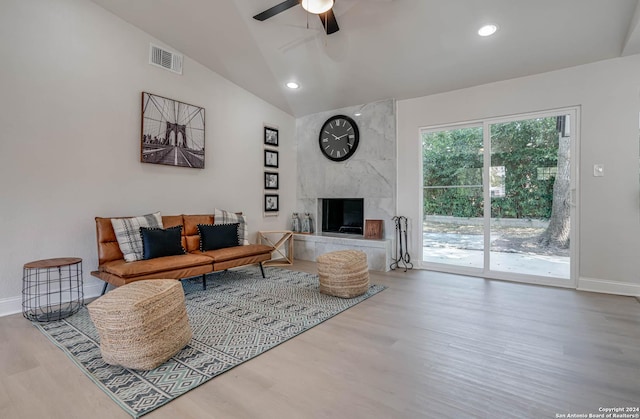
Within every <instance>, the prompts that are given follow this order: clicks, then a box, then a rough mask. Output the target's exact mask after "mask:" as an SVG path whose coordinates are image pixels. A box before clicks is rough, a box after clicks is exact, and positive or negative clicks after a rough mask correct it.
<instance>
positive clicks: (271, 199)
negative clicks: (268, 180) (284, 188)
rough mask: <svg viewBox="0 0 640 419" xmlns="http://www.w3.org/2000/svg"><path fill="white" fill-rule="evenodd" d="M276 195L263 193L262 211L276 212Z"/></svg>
mask: <svg viewBox="0 0 640 419" xmlns="http://www.w3.org/2000/svg"><path fill="white" fill-rule="evenodd" d="M278 197H279V196H278V195H276V194H265V196H264V212H278V210H279V206H280V205H279V203H278Z"/></svg>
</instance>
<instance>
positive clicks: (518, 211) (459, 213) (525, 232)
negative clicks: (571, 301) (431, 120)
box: [421, 109, 577, 286]
mask: <svg viewBox="0 0 640 419" xmlns="http://www.w3.org/2000/svg"><path fill="white" fill-rule="evenodd" d="M576 119H577V112H576V110H575V109H567V110H562V111H556V112H546V113H540V114H529V115H524V116H519V117H512V118H502V119H494V120H487V121H480V122H478V123H476V124H471V125H467V126H454V127H435V128H429V129H424V130H422V131H421V139H422V165H423V171H422V173H423V188H422V197H423V199H422V203H423V207H422V220H423V225H422V250H423V251H422V261H423V266H424V267H426V268H433V269H438V270H444V271H451V272H460V273H470V274H478V275H482V276H487V277H495V278H500V279H509V280H518V281H527V282H534V283H547V284H554V285H561V286H573V285H574V283H573V281H572V275H571V272H572V269H571V268H572V257H571V256H572V245H573V244H574V243H575V240H572V236H573V233H572V229H571V226H572V223H574V219H575V206H574V205H573V199H575V187H574V182H575V179H574V177H575V176H572V173H574V171H575V169H574V168H575V161H574V160H575V158H573V157H574V156H575V152H574V151H572V150H574V149H575V133H576V130H575V128H573V124H575V121H576Z"/></svg>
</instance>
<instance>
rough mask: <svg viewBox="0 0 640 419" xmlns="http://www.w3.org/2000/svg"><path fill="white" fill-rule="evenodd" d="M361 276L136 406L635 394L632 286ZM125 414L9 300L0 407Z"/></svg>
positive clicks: (248, 408) (463, 405)
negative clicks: (275, 331)
mask: <svg viewBox="0 0 640 419" xmlns="http://www.w3.org/2000/svg"><path fill="white" fill-rule="evenodd" d="M293 269H296V270H303V271H309V272H314V271H315V264H313V263H310V262H296V264H295V265H294V266H293ZM371 281H372V282H374V283H379V284H384V285H386V286H387V287H388V289H387V290H385V291H383V292H381V293H379V294H378V295H375V296H374V297H372V298H370V299H368V300H366V301H364V302H362V303H360V304H358V305H356V306H355V307H353V308H351V309H349V310H347V311H345V312H343V313H341V314H339V315H337V316H336V317H333V318H332V319H329V320H328V321H326V322H324V323H322V324H320V325H319V326H316V327H315V328H313V329H311V330H309V331H307V332H305V333H303V334H301V335H299V336H297V337H295V338H293V339H291V340H289V341H287V342H285V343H284V344H282V345H280V346H278V347H276V348H274V349H272V350H270V351H268V352H266V353H264V354H262V355H260V356H258V357H256V358H254V359H252V360H250V361H248V362H246V363H244V364H242V365H240V366H238V367H236V368H234V369H232V370H230V371H228V372H226V373H224V374H222V375H221V376H219V377H216V378H214V379H213V380H211V381H209V382H208V383H205V384H204V385H202V386H200V387H198V388H197V389H195V390H192V391H190V392H189V393H187V394H186V395H184V396H182V397H179V398H178V399H176V400H175V401H173V402H171V403H169V404H167V405H166V406H164V407H161V408H159V409H157V410H155V411H153V412H151V413H150V414H149V415H147V416H145V419H146V418H148V419H158V418H171V419H174V418H181V419H182V418H325V417H326V418H422V417H424V418H510V417H514V418H556V417H558V416H556V414H568V413H578V414H579V413H586V414H589V413H592V414H596V413H599V408H600V407H640V303H639V302H638V300H637V299H635V298H632V297H620V296H612V295H604V294H593V293H585V292H577V291H573V290H566V289H560V288H547V287H540V286H533V285H524V284H517V283H509V282H499V281H491V280H483V279H481V278H471V277H463V276H455V275H447V274H442V273H434V272H428V271H409V272H407V273H404V272H402V271H400V272H398V271H396V272H391V273H386V274H383V273H375V272H372V274H371ZM128 417H129V416H128V415H127V414H126V413H125V412H124V411H123V410H122V409H120V408H119V407H118V406H117V405H116V404H115V403H114V402H113V401H112V400H111V399H110V398H109V397H108V396H106V395H105V394H104V393H103V392H102V391H100V390H99V389H98V387H97V386H96V385H94V384H93V382H92V381H91V380H90V379H89V378H87V377H86V376H85V375H84V374H82V372H80V369H78V368H77V367H76V366H75V365H74V364H73V363H72V362H71V361H70V360H69V359H68V358H67V357H66V356H65V355H64V354H63V352H62V351H61V350H60V349H58V348H57V347H55V346H54V345H53V344H52V343H50V342H49V340H48V339H47V338H46V337H45V336H43V335H42V334H41V333H40V332H39V331H38V330H37V329H36V328H35V327H33V326H32V325H31V324H30V322H28V321H27V320H25V319H24V318H22V316H21V315H20V314H18V315H13V316H8V317H4V318H0V418H29V419H31V418H65V419H68V418H92V419H98V418H110V419H111V418H123V419H124V418H128Z"/></svg>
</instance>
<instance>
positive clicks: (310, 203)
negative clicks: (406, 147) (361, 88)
mask: <svg viewBox="0 0 640 419" xmlns="http://www.w3.org/2000/svg"><path fill="white" fill-rule="evenodd" d="M356 114H360V115H356ZM334 115H347V116H350V117H351V118H353V119H354V120H355V121H356V123H357V124H358V129H359V131H360V143H359V145H358V149H357V150H356V152H355V154H354V155H353V156H352V157H351V158H350V159H349V160H346V161H344V162H334V161H331V160H329V159H327V158H325V157H323V156H322V154H321V152H320V149H319V146H318V133H319V131H320V128H321V127H322V125H323V124H324V122H325V121H326V120H327V119H329V118H330V117H331V116H334ZM296 140H297V141H296V144H297V160H298V182H297V185H296V187H297V190H296V198H297V199H296V206H297V208H296V210H297V212H298V213H305V212H308V213H310V214H311V216H312V218H313V222H314V226H315V230H314V231H316V232H318V231H321V230H322V218H321V207H320V206H319V205H320V204H319V199H322V198H354V197H355V198H364V219H365V220H367V219H373V220H383V221H384V226H383V230H384V239H383V240H365V239H363V238H362V236H360V238H355V237H351V236H353V235H342V236H340V237H336V236H334V235H332V236H327V235H318V234H315V235H311V236H309V235H296V237H295V240H294V253H295V258H296V259H300V260H315V259H316V258H317V257H318V256H319V255H320V254H322V253H326V252H327V251H332V250H342V249H360V250H363V251H365V252H366V253H367V256H368V259H369V268H370V269H373V270H381V271H385V270H388V266H389V263H388V262H389V261H390V259H391V241H392V239H393V236H394V233H395V226H394V224H393V221H392V218H393V216H394V215H395V212H396V195H397V193H396V184H397V182H396V179H397V177H396V173H397V167H396V109H395V101H394V100H393V99H388V100H383V101H380V102H374V103H369V104H365V105H359V106H352V107H348V108H342V109H336V110H332V111H327V112H321V113H317V114H313V115H307V116H304V117H301V118H298V120H297V121H296ZM318 220H320V221H318ZM345 236H348V237H345Z"/></svg>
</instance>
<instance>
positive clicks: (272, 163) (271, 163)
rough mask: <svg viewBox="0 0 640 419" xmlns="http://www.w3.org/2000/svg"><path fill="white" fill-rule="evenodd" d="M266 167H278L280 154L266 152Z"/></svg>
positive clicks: (271, 151)
mask: <svg viewBox="0 0 640 419" xmlns="http://www.w3.org/2000/svg"><path fill="white" fill-rule="evenodd" d="M264 166H265V167H278V152H277V151H274V150H264Z"/></svg>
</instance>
